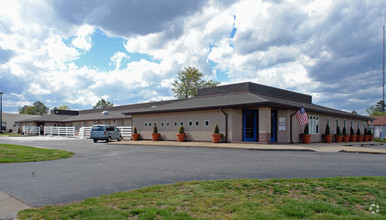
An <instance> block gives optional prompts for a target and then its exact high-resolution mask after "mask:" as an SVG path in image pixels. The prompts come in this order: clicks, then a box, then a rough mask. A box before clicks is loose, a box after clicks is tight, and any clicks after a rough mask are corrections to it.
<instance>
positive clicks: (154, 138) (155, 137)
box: [151, 133, 160, 141]
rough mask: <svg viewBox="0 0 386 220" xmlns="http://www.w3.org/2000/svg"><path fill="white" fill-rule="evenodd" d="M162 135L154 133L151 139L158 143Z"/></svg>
mask: <svg viewBox="0 0 386 220" xmlns="http://www.w3.org/2000/svg"><path fill="white" fill-rule="evenodd" d="M159 136H160V134H159V133H153V134H151V138H152V139H153V141H158V139H159Z"/></svg>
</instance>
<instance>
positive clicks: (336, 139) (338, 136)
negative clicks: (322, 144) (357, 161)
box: [335, 135, 343, 143]
mask: <svg viewBox="0 0 386 220" xmlns="http://www.w3.org/2000/svg"><path fill="white" fill-rule="evenodd" d="M342 139H343V135H335V142H337V143H340V142H342Z"/></svg>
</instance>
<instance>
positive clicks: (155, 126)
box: [153, 125, 158, 134]
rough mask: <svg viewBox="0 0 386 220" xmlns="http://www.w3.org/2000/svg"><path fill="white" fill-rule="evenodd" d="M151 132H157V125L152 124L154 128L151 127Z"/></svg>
mask: <svg viewBox="0 0 386 220" xmlns="http://www.w3.org/2000/svg"><path fill="white" fill-rule="evenodd" d="M153 133H154V134H157V133H158V128H157V125H154V128H153Z"/></svg>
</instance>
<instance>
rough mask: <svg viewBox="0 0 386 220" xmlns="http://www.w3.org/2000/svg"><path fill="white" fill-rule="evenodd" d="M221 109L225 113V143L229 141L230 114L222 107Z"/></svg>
mask: <svg viewBox="0 0 386 220" xmlns="http://www.w3.org/2000/svg"><path fill="white" fill-rule="evenodd" d="M220 111H221V112H222V113H223V114H224V115H225V143H227V142H228V114H227V113H226V112H224V110H223V109H222V107H220Z"/></svg>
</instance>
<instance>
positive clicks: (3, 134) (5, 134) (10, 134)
mask: <svg viewBox="0 0 386 220" xmlns="http://www.w3.org/2000/svg"><path fill="white" fill-rule="evenodd" d="M0 136H23V135H21V134H15V133H0Z"/></svg>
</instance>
